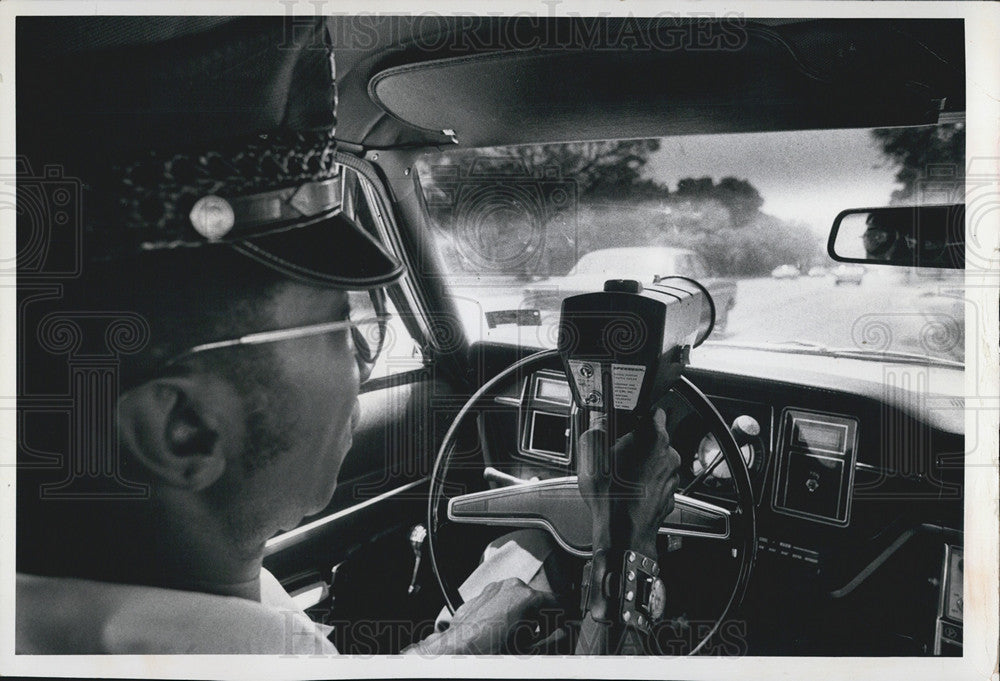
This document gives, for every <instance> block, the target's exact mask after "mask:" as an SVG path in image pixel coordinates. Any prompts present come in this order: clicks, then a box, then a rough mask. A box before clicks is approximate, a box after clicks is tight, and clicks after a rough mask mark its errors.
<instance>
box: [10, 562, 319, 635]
mask: <svg viewBox="0 0 1000 681" xmlns="http://www.w3.org/2000/svg"><path fill="white" fill-rule="evenodd" d="M260 587H261V589H260V590H261V599H260V602H259V603H257V602H254V601H250V600H247V599H245V598H236V597H230V596H216V595H212V594H205V593H200V592H193V591H179V590H175V589H159V588H154V587H148V586H137V585H131V584H115V583H110V582H98V581H91V580H85V579H70V578H65V577H40V576H37V575H29V574H23V573H22V574H18V575H17V602H16V604H15V607H16V635H15V650H16V652H17V653H19V654H84V655H85V654H134V655H142V654H171V653H174V654H223V653H229V654H233V653H235V654H241V653H242V654H278V655H316V654H336V653H337V649H336V648H335V647H334V645H333V644H332V643H331V642H330V641H329V640H327V638H326V637H327V634H328V633H329V632H330V627H326V626H324V625H320V624H316V623H314V622H312V620H310V619H309V617H308V616H307V615H306V614H305V613H304V612H303V611H302V610H301V608H299V607H298V606H297V605H296V604H295V602H294V601H293V600H292V598H291V596H289V595H288V592H286V591H285V590H284V589H283V588H282V587H281V584H279V583H278V580H277V579H275V578H274V575H272V574H271V573H270V572H268V571H267V570H262V571H261V579H260Z"/></svg>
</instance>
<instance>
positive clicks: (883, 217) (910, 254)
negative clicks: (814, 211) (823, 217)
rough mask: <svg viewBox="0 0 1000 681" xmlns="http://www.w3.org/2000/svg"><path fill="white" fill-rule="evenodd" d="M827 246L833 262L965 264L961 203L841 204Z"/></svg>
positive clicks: (960, 266)
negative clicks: (843, 208)
mask: <svg viewBox="0 0 1000 681" xmlns="http://www.w3.org/2000/svg"><path fill="white" fill-rule="evenodd" d="M827 252H828V253H829V254H830V257H831V258H833V259H834V260H836V261H838V262H859V263H879V264H883V265H897V266H905V267H937V268H942V269H956V270H961V269H965V204H961V203H958V204H952V205H945V206H906V207H899V208H852V209H850V210H845V211H843V212H842V213H840V215H838V216H837V218H836V220H834V221H833V229H831V230H830V239H829V241H828V242H827Z"/></svg>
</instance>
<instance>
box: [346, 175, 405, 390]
mask: <svg viewBox="0 0 1000 681" xmlns="http://www.w3.org/2000/svg"><path fill="white" fill-rule="evenodd" d="M342 172H343V173H344V175H343V180H344V202H343V209H344V213H345V214H346V215H347V216H348V217H350V218H352V219H353V220H354V221H355V222H357V223H358V224H360V225H361V226H362V227H364V228H365V229H366V230H368V232H369V233H371V234H372V235H373V236H376V238H378V237H377V234H378V230H377V229H376V228H375V225H374V222H373V220H374V218H373V217H372V212H371V209H370V207H369V205H368V200H367V198H366V197H365V194H364V192H363V191H362V189H361V182H363V181H364V180H362V179H361V178H359V177H358V176H357V174H356V173H355V172H354V171H352V170H350V169H347V168H343V170H342ZM388 293H389V296H388V299H387V300H386V311H387V312H388V313H389V314H390V315H391V316H390V318H389V322H388V325H387V327H386V332H385V342H384V344H383V345H382V352H381V353H380V354H379V356H378V359H377V360H376V361H375V366H374V367H373V368H372V373H371V376H370V377H369V380H374V379H379V378H388V377H389V376H393V375H395V374H401V373H405V372H407V371H412V370H414V369H419V368H421V367H422V366H423V365H424V354H423V347H422V344H421V343H420V342H419V341H418V340H417V339H416V338H414V337H413V335H412V334H411V333H410V331H409V329H408V328H407V327H406V323H405V322H404V317H405V316H406V315H408V314H410V312H409V311H408V310H400V309H398V308H397V306H396V303H395V302H394V300H395V301H399V300H403V299H404V298H403V296H402V294H401V292H400V291H399V287H398V286H393V287H390V288H389V289H388Z"/></svg>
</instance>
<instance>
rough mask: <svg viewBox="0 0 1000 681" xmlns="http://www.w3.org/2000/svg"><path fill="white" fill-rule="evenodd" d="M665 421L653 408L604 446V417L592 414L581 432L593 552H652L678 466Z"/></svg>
mask: <svg viewBox="0 0 1000 681" xmlns="http://www.w3.org/2000/svg"><path fill="white" fill-rule="evenodd" d="M666 424H667V415H666V413H664V411H663V410H662V409H659V408H658V409H656V411H655V412H654V413H653V415H652V418H649V419H646V420H645V421H644V423H643V424H641V425H640V426H639V427H638V428H637V429H636V430H635V431H634V432H632V433H628V434H627V435H625V436H623V437H621V438H620V439H619V440H618V441H617V442H616V443H615V444H614V446H613V447H609V446H608V441H607V440H608V438H607V423H606V417H605V416H604V415H602V414H599V413H594V412H592V414H591V421H590V429H589V430H587V431H586V432H585V433H583V435H581V436H580V446H579V457H578V460H577V474H578V476H579V486H580V493H581V494H582V495H583V498H584V499H585V500H586V502H587V505H588V506H589V507H590V512H591V519H592V521H593V539H594V550H595V551H596V550H598V549H605V550H610V549H634V550H636V551H639V552H640V553H643V554H644V555H647V556H656V535H657V532H658V531H659V528H660V523H661V522H662V520H663V518H664V517H666V515H667V514H668V513H670V511H672V510H673V507H674V493H675V492H676V491H677V485H678V476H677V473H678V470H679V469H680V465H681V458H680V455H678V454H677V451H676V450H674V448H673V447H671V446H670V436H669V435H668V434H667V429H666Z"/></svg>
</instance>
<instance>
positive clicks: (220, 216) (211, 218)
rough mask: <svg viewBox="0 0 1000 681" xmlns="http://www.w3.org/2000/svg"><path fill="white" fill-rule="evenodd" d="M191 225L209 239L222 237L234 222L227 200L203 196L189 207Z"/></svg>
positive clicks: (234, 217) (214, 239) (233, 215)
mask: <svg viewBox="0 0 1000 681" xmlns="http://www.w3.org/2000/svg"><path fill="white" fill-rule="evenodd" d="M190 217H191V226H192V227H194V229H195V231H196V232H198V234H201V235H202V236H203V237H205V238H206V239H208V240H209V241H216V240H218V239H221V238H222V237H224V236H225V235H226V234H227V233H228V232H229V230H231V229H232V228H233V225H235V224H236V215H235V214H234V213H233V207H232V206H231V205H229V202H228V201H226V200H225V199H224V198H222V197H220V196H212V195H209V196H203V197H201V198H200V199H198V200H197V201H196V202H195V204H194V206H193V207H192V208H191V214H190Z"/></svg>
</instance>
